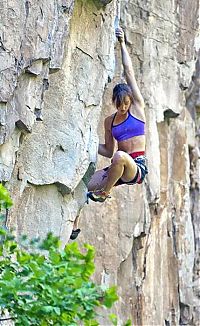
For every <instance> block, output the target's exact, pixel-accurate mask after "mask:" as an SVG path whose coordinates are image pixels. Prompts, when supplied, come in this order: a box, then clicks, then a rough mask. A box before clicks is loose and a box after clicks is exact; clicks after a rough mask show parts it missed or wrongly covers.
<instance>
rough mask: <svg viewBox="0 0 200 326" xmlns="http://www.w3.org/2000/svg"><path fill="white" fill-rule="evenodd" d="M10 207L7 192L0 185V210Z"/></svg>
mask: <svg viewBox="0 0 200 326" xmlns="http://www.w3.org/2000/svg"><path fill="white" fill-rule="evenodd" d="M11 206H12V200H11V198H10V196H9V193H8V191H7V190H6V188H4V186H3V185H2V184H1V183H0V210H1V209H2V208H5V209H7V208H9V207H11Z"/></svg>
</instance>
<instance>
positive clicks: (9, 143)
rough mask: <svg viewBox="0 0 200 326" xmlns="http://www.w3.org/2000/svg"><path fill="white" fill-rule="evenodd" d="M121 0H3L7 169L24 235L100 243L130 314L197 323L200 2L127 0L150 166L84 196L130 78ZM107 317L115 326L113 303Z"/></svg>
mask: <svg viewBox="0 0 200 326" xmlns="http://www.w3.org/2000/svg"><path fill="white" fill-rule="evenodd" d="M116 5H117V1H116V0H113V1H110V0H105V1H104V0H102V1H100V0H99V1H98V0H94V1H92V0H91V1H86V0H79V1H78V0H76V1H75V0H56V1H54V2H51V1H48V0H43V1H41V0H38V1H14V0H12V1H3V2H2V4H1V10H0V177H1V181H3V182H4V183H5V185H6V187H7V188H8V189H9V191H10V192H11V196H12V198H13V201H14V206H13V207H12V209H11V210H10V211H9V212H8V216H7V221H6V223H7V225H8V226H10V227H12V228H14V229H15V232H16V235H17V236H18V235H20V234H24V233H26V234H28V235H29V237H37V236H41V237H43V236H45V234H46V233H47V232H48V231H53V232H54V234H56V235H59V236H60V237H61V240H62V242H63V245H64V244H65V243H67V242H68V240H69V236H70V233H71V230H72V226H73V222H74V220H75V218H76V217H77V216H80V228H81V233H80V235H79V238H78V241H79V242H80V243H81V244H82V243H84V242H89V243H90V244H93V245H94V246H95V248H96V272H95V275H94V278H95V279H96V281H98V282H99V283H102V284H105V285H112V284H116V285H117V286H118V293H119V297H120V300H119V301H118V302H117V303H116V304H115V306H114V308H113V312H114V313H116V314H117V316H118V320H119V325H122V324H123V322H124V321H126V320H127V319H128V318H130V317H131V319H132V324H133V325H145V326H149V325H156V326H157V325H159V326H160V325H165V326H168V325H170V326H172V325H195V326H196V325H198V322H199V316H200V310H199V305H198V299H199V289H198V285H199V268H200V267H199V244H200V239H199V234H200V230H199V218H200V216H199V214H200V213H199V212H200V206H199V205H200V200H199V199H200V193H199V187H200V141H199V137H200V93H199V89H200V87H199V86H200V77H199V76H200V61H199V60H200V53H199V50H198V49H199V44H200V41H199V37H198V10H199V3H198V1H197V0H191V1H189V2H188V1H186V0H181V1H178V0H177V1H172V0H167V1H164V0H158V1H155V2H154V1H142V0H138V1H136V0H130V1H121V25H122V27H123V29H124V31H125V34H126V41H127V46H128V50H129V53H130V55H131V58H132V61H133V65H134V69H135V75H136V79H137V81H138V84H139V86H140V88H141V91H142V94H143V96H144V99H145V104H146V116H147V128H146V129H147V146H146V155H147V159H148V168H149V174H148V177H147V178H146V181H145V183H144V184H142V185H136V186H132V187H128V186H120V187H117V188H116V189H114V190H113V192H112V198H111V199H109V200H107V201H106V202H105V203H103V204H98V203H97V204H95V203H90V204H89V205H85V203H86V190H87V188H86V183H87V181H88V179H89V177H90V175H91V174H92V173H93V171H94V166H95V164H97V166H98V167H99V168H102V167H103V166H107V165H108V164H109V160H107V159H104V158H100V157H99V158H98V161H97V147H98V142H99V141H100V142H103V137H104V131H103V121H104V118H105V117H106V116H107V115H109V114H111V113H112V112H114V108H113V106H112V103H111V97H112V88H113V86H114V85H115V84H116V83H118V82H120V81H123V72H122V70H121V59H120V51H119V46H118V44H117V43H116V40H115V36H114V31H113V26H114V19H115V12H116ZM101 315H102V317H100V325H102V326H105V325H106V326H107V324H105V323H107V321H105V320H106V319H105V318H106V315H105V311H103V313H102V314H101Z"/></svg>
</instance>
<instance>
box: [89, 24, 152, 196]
mask: <svg viewBox="0 0 200 326" xmlns="http://www.w3.org/2000/svg"><path fill="white" fill-rule="evenodd" d="M115 34H116V37H117V39H118V41H119V43H120V47H121V57H122V64H123V68H124V75H125V79H126V83H122V84H117V85H116V86H115V87H114V89H113V95H112V102H113V104H114V106H115V108H116V112H115V113H114V114H112V115H110V116H108V117H107V118H106V119H105V122H104V127H105V143H104V144H99V149H98V153H99V154H100V155H103V156H105V157H108V158H112V160H111V164H110V166H108V167H106V168H104V169H102V170H98V171H96V172H95V173H94V175H93V176H92V178H91V180H90V181H89V184H88V198H90V199H91V200H93V201H95V202H104V201H105V200H106V199H107V198H108V197H110V192H111V189H112V188H113V187H114V186H118V185H134V184H136V183H142V182H143V180H144V178H145V175H146V174H147V173H148V170H147V167H146V157H145V112H144V99H143V97H142V95H141V92H140V89H139V87H138V85H137V82H136V79H135V75H134V70H133V66H132V62H131V58H130V55H129V53H128V50H127V48H126V44H125V38H124V33H123V30H122V28H121V27H118V28H116V30H115ZM115 142H117V147H118V149H117V151H116V152H115V153H114V148H115ZM113 154H114V155H113Z"/></svg>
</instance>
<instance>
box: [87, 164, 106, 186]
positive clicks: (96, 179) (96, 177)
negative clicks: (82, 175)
mask: <svg viewBox="0 0 200 326" xmlns="http://www.w3.org/2000/svg"><path fill="white" fill-rule="evenodd" d="M108 169H109V168H107V170H106V171H105V170H98V171H96V172H95V173H94V174H93V176H92V178H91V179H90V181H89V183H88V190H89V191H95V190H101V189H102V188H104V186H105V184H106V180H107V178H108Z"/></svg>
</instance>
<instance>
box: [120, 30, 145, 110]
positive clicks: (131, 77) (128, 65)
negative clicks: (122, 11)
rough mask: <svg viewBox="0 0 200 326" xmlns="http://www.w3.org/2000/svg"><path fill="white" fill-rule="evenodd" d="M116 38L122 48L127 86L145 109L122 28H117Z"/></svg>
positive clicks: (136, 100)
mask: <svg viewBox="0 0 200 326" xmlns="http://www.w3.org/2000/svg"><path fill="white" fill-rule="evenodd" d="M115 34H116V37H117V38H118V40H119V43H120V46H121V55H122V64H123V67H124V73H125V78H126V81H127V84H128V85H129V86H130V88H131V90H132V93H133V97H134V100H135V102H137V104H138V105H139V106H140V107H141V108H144V99H143V97H142V94H141V92H140V89H139V87H138V85H137V82H136V79H135V74H134V70H133V65H132V61H131V58H130V55H129V53H128V50H127V48H126V44H125V40H124V32H123V30H122V28H120V27H119V28H117V29H116V30H115Z"/></svg>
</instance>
